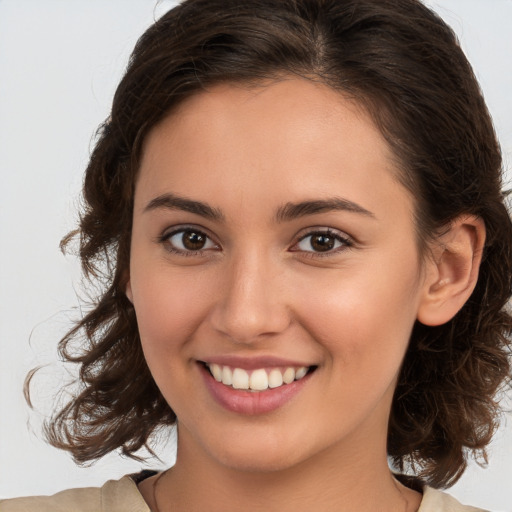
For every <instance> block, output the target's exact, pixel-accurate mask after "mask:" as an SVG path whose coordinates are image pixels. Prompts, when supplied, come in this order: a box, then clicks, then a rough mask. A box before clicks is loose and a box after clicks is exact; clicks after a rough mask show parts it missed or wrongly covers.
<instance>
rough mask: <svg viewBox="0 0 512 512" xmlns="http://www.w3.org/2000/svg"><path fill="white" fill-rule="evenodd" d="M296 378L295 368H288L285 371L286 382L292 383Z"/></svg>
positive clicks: (284, 380) (284, 379)
mask: <svg viewBox="0 0 512 512" xmlns="http://www.w3.org/2000/svg"><path fill="white" fill-rule="evenodd" d="M294 380H295V368H286V370H285V372H284V373H283V382H284V383H285V384H290V383H292V382H293V381H294Z"/></svg>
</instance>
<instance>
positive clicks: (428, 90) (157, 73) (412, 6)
mask: <svg viewBox="0 0 512 512" xmlns="http://www.w3.org/2000/svg"><path fill="white" fill-rule="evenodd" d="M283 74H286V75H290V74H292V75H298V76H301V77H306V78H308V79H311V80H316V81H319V82H321V83H324V84H327V85H328V86H330V87H332V88H333V89H335V90H337V91H340V92H341V93H343V94H344V95H348V96H350V97H351V98H354V99H355V100H356V101H357V102H358V103H359V104H360V105H361V106H363V107H364V108H366V110H367V111H368V112H369V113H370V115H371V116H372V118H373V120H374V121H375V123H376V125H377V126H378V127H379V128H380V130H381V132H382V134H383V135H384V137H385V138H386V140H387V142H388V143H389V145H390V147H391V149H392V151H393V152H394V155H395V158H396V162H397V166H398V168H399V175H400V179H401V182H402V183H403V185H404V186H405V187H407V188H408V189H409V190H410V191H411V192H412V193H413V194H414V197H415V199H416V214H415V215H416V225H417V232H418V239H419V241H420V247H422V249H423V250H424V249H425V247H426V244H425V242H426V241H427V240H429V239H430V238H431V237H435V236H436V233H438V232H439V230H440V229H442V228H443V227H446V226H447V225H449V223H450V222H451V221H452V220H453V219H455V218H456V217H458V216H459V215H461V214H472V215H476V216H478V217H480V218H482V219H483V220H484V222H485V226H486V232H487V239H486V246H485V249H484V256H483V261H482V264H481V268H480V275H479V279H478V283H477V286H476V289H475V290H474V292H473V294H472V296H471V297H470V299H469V300H468V302H467V303H466V305H465V306H464V307H463V309H462V310H461V311H460V312H459V313H458V314H457V315H456V316H455V317H454V318H453V319H452V320H451V321H450V322H448V323H446V324H445V325H441V326H438V327H426V326H423V325H421V324H417V325H416V326H415V328H414V330H413V334H412V337H411V340H410V346H409V349H408V352H407V354H406V357H405V360H404V363H403V367H402V370H401V374H400V377H399V381H398V385H397V388H396V393H395V397H394V402H393V405H392V410H391V417H390V422H389V434H388V453H389V455H390V457H391V458H392V460H393V461H394V462H395V464H396V466H397V467H398V468H400V469H401V470H403V469H404V468H410V467H411V466H412V467H413V469H414V470H415V472H416V474H418V475H419V476H421V477H423V479H424V481H426V482H427V483H429V484H430V485H433V486H435V487H443V486H447V485H449V484H451V483H453V482H454V481H456V480H457V479H458V478H459V477H460V475H461V474H462V473H463V471H464V469H465V466H466V459H467V456H468V454H469V453H470V452H471V451H472V452H474V453H475V454H476V455H480V456H482V455H483V456H484V458H485V446H486V445H487V444H488V443H489V441H490V439H491V437H492V434H493V432H494V430H495V428H496V426H497V423H498V411H499V408H498V402H497V399H496V395H497V392H498V391H499V390H500V389H501V388H502V387H503V386H504V385H505V384H507V383H508V382H509V381H510V376H511V371H510V370H511V369H510V359H509V342H508V335H509V333H510V331H511V327H512V322H511V317H510V315H509V314H508V312H507V311H506V310H505V309H504V306H505V304H506V302H507V300H508V298H509V296H510V294H511V282H512V227H511V223H510V220H509V216H508V214H507V210H506V208H505V206H504V202H503V197H502V193H501V188H502V183H501V155H500V149H499V146H498V143H497V140H496V136H495V133H494V130H493V126H492V122H491V119H490V116H489V113H488V111H487V108H486V106H485V103H484V100H483V98H482V94H481V91H480V89H479V86H478V84H477V81H476V79H475V77H474V74H473V71H472V69H471V67H470V65H469V63H468V62H467V60H466V58H465V56H464V54H463V52H462V50H461V49H460V47H459V44H458V42H457V39H456V37H455V35H454V33H453V32H452V30H451V29H450V28H449V27H447V25H446V24H445V23H444V22H443V21H442V20H441V19H440V18H439V17H438V16H437V15H436V14H435V13H433V12H432V11H431V10H429V9H428V8H426V7H425V6H424V5H423V4H421V3H420V2H419V1H416V0H278V1H276V0H186V1H185V2H183V3H182V4H181V5H179V6H178V7H176V8H174V9H172V10H171V11H169V12H168V13H167V14H166V15H164V16H163V17H162V18H160V19H159V20H158V21H157V22H156V23H155V24H154V25H152V26H151V27H150V28H149V29H148V30H147V32H146V33H145V34H144V35H143V36H142V37H141V38H140V40H139V41H138V43H137V45H136V47H135V49H134V51H133V54H132V56H131V59H130V62H129V65H128V68H127V71H126V74H125V75H124V77H123V79H122V81H121V83H120V84H119V87H118V89H117V92H116V94H115V97H114V102H113V106H112V112H111V115H110V117H109V118H108V119H107V121H106V122H105V123H104V124H103V125H102V127H101V129H100V131H99V135H98V139H97V142H96V145H95V148H94V150H93V152H92V156H91V159H90V163H89V165H88V167H87V170H86V174H85V181H84V186H83V200H84V206H83V211H82V213H81V221H80V226H79V229H78V230H77V233H78V235H79V254H80V258H81V262H82V266H83V271H84V273H85V276H86V277H88V278H89V279H90V280H91V281H93V282H95V283H96V282H98V281H99V282H100V283H101V285H102V286H103V290H102V292H101V294H100V296H99V297H98V299H97V301H96V303H95V304H94V307H93V308H92V309H91V310H90V312H89V313H87V314H86V315H85V316H84V317H83V318H82V319H81V320H80V321H79V322H78V323H77V324H76V326H75V327H74V328H73V329H72V330H71V331H70V332H69V333H68V334H67V335H66V336H65V337H64V339H63V340H62V341H61V342H60V352H61V354H62V356H63V357H64V359H65V360H67V361H71V362H73V363H77V364H78V365H79V382H80V384H81V387H80V389H79V391H78V393H77V394H76V396H75V397H74V398H73V399H72V400H71V401H70V402H69V403H68V404H67V405H65V407H64V408H63V409H61V410H60V411H59V412H57V414H56V415H55V416H54V417H53V418H52V419H51V421H50V422H49V423H48V424H47V427H46V432H47V436H48V439H49V441H50V442H51V443H52V444H53V445H55V446H58V447H60V448H64V449H67V450H69V451H71V453H72V454H73V456H74V458H75V459H76V460H77V461H78V462H85V461H90V460H94V459H97V458H99V457H101V456H103V455H105V454H107V453H108V452H110V451H112V450H115V449H119V448H120V449H121V450H122V452H123V453H124V454H127V455H131V456H135V453H136V452H137V450H138V449H140V448H141V447H143V446H147V443H148V442H149V439H150V436H151V434H152V433H154V432H155V430H156V429H158V428H161V427H165V426H168V425H172V424H173V423H174V422H175V420H176V416H175V414H174V412H173V411H172V410H171V408H170V407H169V405H168V404H167V403H166V402H165V400H164V399H163V397H162V395H161V394H160V392H159V390H158V388H157V386H156V385H155V383H154V381H153V379H152V377H151V374H150V372H149V370H148V367H147V365H146V362H145V360H144V356H143V353H142V349H141V344H140V339H139V334H138V329H137V321H136V318H135V312H134V309H133V307H132V305H131V303H130V302H129V301H128V300H127V298H126V296H125V292H124V289H125V285H126V280H127V273H128V264H129V259H130V253H129V247H130V235H131V222H132V220H131V219H132V209H133V195H134V186H135V180H136V176H137V170H138V166H139V160H140V155H141V147H142V143H143V141H144V139H145V137H146V135H147V133H148V131H149V130H150V129H151V128H152V127H154V126H155V125H156V124H157V123H158V122H159V121H160V120H162V118H163V117H165V116H168V115H169V114H170V113H172V111H173V109H174V108H175V107H176V106H177V105H178V104H180V103H181V102H182V101H184V100H185V99H186V98H188V97H190V96H191V95H193V94H197V93H198V92H200V91H207V90H208V89H209V88H211V87H212V86H214V85H216V84H218V83H222V82H236V83H241V84H247V85H250V84H254V83H261V81H262V80H278V79H279V77H280V76H282V75H283ZM75 234H76V233H75ZM70 238H71V237H70V236H68V237H67V238H65V239H64V241H63V244H64V245H66V244H67V243H68V242H69V240H70Z"/></svg>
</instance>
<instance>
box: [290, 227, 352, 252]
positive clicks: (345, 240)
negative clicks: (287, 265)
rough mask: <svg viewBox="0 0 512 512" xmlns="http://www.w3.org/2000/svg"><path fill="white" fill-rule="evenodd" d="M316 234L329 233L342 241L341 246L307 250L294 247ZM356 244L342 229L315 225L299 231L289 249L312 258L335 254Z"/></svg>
mask: <svg viewBox="0 0 512 512" xmlns="http://www.w3.org/2000/svg"><path fill="white" fill-rule="evenodd" d="M316 234H322V235H328V236H331V237H333V238H335V239H336V240H338V241H340V242H341V243H342V245H341V247H337V248H334V249H331V250H328V251H324V252H322V251H305V250H302V249H294V247H297V246H298V245H299V243H300V242H302V241H303V240H304V239H306V238H307V237H308V236H312V235H316ZM354 245H355V241H354V239H353V238H352V237H351V236H350V235H347V233H345V232H344V231H340V230H338V229H334V228H331V227H327V226H313V227H311V228H307V229H306V230H302V231H301V232H299V233H298V234H297V236H296V240H295V242H294V244H293V245H292V247H291V248H290V249H289V250H290V251H291V252H301V253H303V254H304V255H305V256H307V257H312V258H318V257H327V256H333V255H335V254H338V253H340V252H343V251H345V250H347V249H350V248H352V247H353V246H354Z"/></svg>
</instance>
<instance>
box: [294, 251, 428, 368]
mask: <svg viewBox="0 0 512 512" xmlns="http://www.w3.org/2000/svg"><path fill="white" fill-rule="evenodd" d="M412 261H414V259H413V260H412ZM377 263H379V262H377ZM383 263H384V262H383V261H380V264H375V265H372V264H368V265H366V266H365V268H364V271H355V270H354V271H351V272H348V271H347V272H344V273H340V274H339V275H337V276H336V277H335V278H334V279H333V278H332V277H331V278H329V279H328V281H326V282H325V283H324V285H323V286H322V283H321V282H318V281H317V282H316V286H315V287H313V286H311V287H309V290H312V291H311V292H310V293H309V294H308V295H307V298H304V299H302V302H301V303H300V305H298V309H300V311H301V313H299V314H298V316H299V317H300V318H301V323H302V324H303V325H304V327H305V328H306V329H307V330H308V331H309V332H310V333H311V334H312V335H313V336H314V338H316V340H317V341H318V342H319V343H321V344H322V345H323V346H324V348H325V349H326V352H327V354H328V355H329V356H330V358H331V360H332V362H333V364H340V365H342V366H343V367H350V368H351V369H353V370H354V372H358V371H361V372H368V371H371V369H370V368H369V367H370V366H375V367H378V368H381V367H382V366H386V367H388V368H390V369H391V368H398V367H399V365H400V363H401V359H402V357H403V355H404V353H405V350H406V348H407V345H408V342H409V338H410V334H411V330H412V327H413V325H414V322H415V319H416V312H417V304H418V293H419V292H418V269H417V267H416V266H415V265H409V268H407V267H404V265H398V264H389V265H384V264H383ZM383 268H386V272H383V270H382V269H383ZM351 270H353V269H351ZM296 296H297V297H305V294H304V293H302V294H300V293H296ZM366 374H367V375H368V373H366Z"/></svg>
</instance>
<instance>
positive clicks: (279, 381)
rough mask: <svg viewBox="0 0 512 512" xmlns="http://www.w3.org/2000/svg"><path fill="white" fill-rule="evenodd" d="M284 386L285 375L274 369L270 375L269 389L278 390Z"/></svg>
mask: <svg viewBox="0 0 512 512" xmlns="http://www.w3.org/2000/svg"><path fill="white" fill-rule="evenodd" d="M282 385H283V374H282V373H281V372H280V371H279V370H277V369H275V368H274V369H273V370H271V372H270V373H269V374H268V387H269V388H272V389H273V388H278V387H279V386H282Z"/></svg>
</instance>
